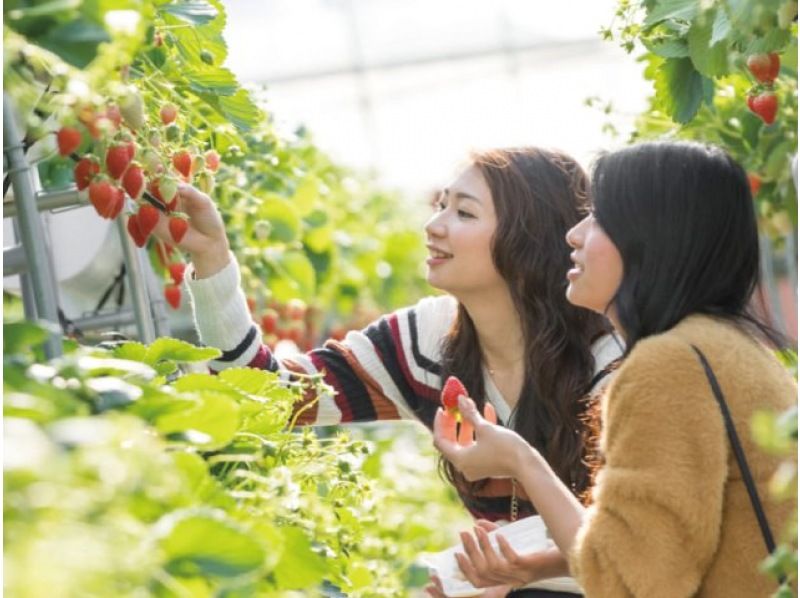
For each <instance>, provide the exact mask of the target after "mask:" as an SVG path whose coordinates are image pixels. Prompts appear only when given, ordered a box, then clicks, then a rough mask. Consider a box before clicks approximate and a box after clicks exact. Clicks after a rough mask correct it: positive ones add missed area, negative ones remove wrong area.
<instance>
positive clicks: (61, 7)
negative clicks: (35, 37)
mask: <svg viewBox="0 0 800 598" xmlns="http://www.w3.org/2000/svg"><path fill="white" fill-rule="evenodd" d="M80 5H81V0H51V2H42V3H41V4H35V5H34V6H26V7H25V8H14V9H13V10H9V11H8V18H9V19H10V20H12V21H16V20H19V19H25V18H31V17H42V16H46V15H55V14H58V13H60V12H64V11H67V10H73V9H75V8H79V7H80Z"/></svg>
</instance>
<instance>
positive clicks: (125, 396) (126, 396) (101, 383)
mask: <svg viewBox="0 0 800 598" xmlns="http://www.w3.org/2000/svg"><path fill="white" fill-rule="evenodd" d="M86 386H87V387H88V388H89V389H91V390H92V391H94V392H96V393H97V399H96V402H95V404H96V408H97V411H99V412H100V413H102V412H103V411H108V410H110V409H118V408H120V407H124V406H126V405H129V404H130V403H133V402H134V401H137V400H138V399H139V398H140V397H141V396H142V389H141V388H139V387H138V386H135V385H133V384H129V383H127V382H125V381H124V380H120V379H119V378H114V377H111V376H103V377H100V378H91V379H89V380H87V381H86Z"/></svg>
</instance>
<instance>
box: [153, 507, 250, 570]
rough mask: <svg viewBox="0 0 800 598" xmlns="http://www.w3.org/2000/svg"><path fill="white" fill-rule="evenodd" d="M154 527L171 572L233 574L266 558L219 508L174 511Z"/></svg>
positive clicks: (247, 568)
mask: <svg viewBox="0 0 800 598" xmlns="http://www.w3.org/2000/svg"><path fill="white" fill-rule="evenodd" d="M156 528H157V534H158V535H159V536H160V537H161V541H160V546H161V549H162V550H163V551H164V554H165V556H166V558H167V559H168V562H167V566H166V569H167V571H169V572H170V573H171V574H173V575H178V576H185V577H192V576H197V575H203V576H210V577H236V576H239V575H243V574H246V573H252V572H254V571H256V570H257V569H259V568H260V567H261V565H262V563H263V562H264V559H265V558H266V554H265V552H264V548H263V546H262V545H261V543H260V542H259V541H258V540H257V539H256V538H255V537H254V536H253V535H252V534H250V533H249V532H248V531H247V530H245V529H243V528H242V527H241V526H240V525H239V524H238V523H236V522H235V521H233V520H232V519H230V518H228V517H227V516H226V515H225V514H224V513H223V512H221V511H212V510H210V509H209V510H199V509H198V510H188V511H177V512H175V513H172V514H170V515H167V516H166V517H164V518H162V519H161V520H159V522H158V523H157V524H156Z"/></svg>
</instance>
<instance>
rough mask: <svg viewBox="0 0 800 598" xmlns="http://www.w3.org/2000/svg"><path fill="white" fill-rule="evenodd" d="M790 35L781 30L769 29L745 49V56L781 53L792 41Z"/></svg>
mask: <svg viewBox="0 0 800 598" xmlns="http://www.w3.org/2000/svg"><path fill="white" fill-rule="evenodd" d="M792 39H793V38H792V34H791V32H789V31H785V30H783V29H771V30H770V31H768V32H767V34H766V35H763V36H759V37H756V38H755V39H753V40H752V41H751V42H750V43H749V44H748V45H747V48H746V49H745V52H744V53H745V55H749V54H765V53H768V52H781V51H783V49H784V48H785V47H786V46H787V45H788V44H789V42H790V41H791V40H792Z"/></svg>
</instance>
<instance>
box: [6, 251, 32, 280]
mask: <svg viewBox="0 0 800 598" xmlns="http://www.w3.org/2000/svg"><path fill="white" fill-rule="evenodd" d="M27 269H28V260H27V259H26V258H25V249H24V248H23V247H22V245H15V246H14V247H6V248H4V249H3V277H6V276H14V274H20V273H21V272H24V271H25V270H27Z"/></svg>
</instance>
